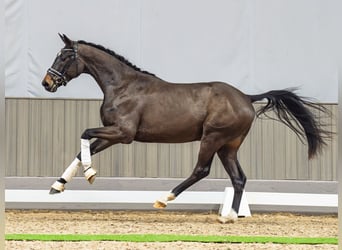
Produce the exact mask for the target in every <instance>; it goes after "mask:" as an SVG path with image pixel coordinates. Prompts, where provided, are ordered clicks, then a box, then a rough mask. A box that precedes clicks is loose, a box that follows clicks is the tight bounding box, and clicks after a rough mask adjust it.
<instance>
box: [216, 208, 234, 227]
mask: <svg viewBox="0 0 342 250" xmlns="http://www.w3.org/2000/svg"><path fill="white" fill-rule="evenodd" d="M237 219H238V214H237V213H236V212H235V211H234V210H233V209H232V210H231V211H230V213H229V214H228V216H219V217H218V218H217V220H218V221H219V222H221V223H222V224H225V223H234V222H236V221H237Z"/></svg>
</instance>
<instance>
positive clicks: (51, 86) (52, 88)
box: [42, 74, 58, 92]
mask: <svg viewBox="0 0 342 250" xmlns="http://www.w3.org/2000/svg"><path fill="white" fill-rule="evenodd" d="M42 85H43V87H44V88H45V90H47V91H49V92H56V91H57V88H58V86H57V84H56V83H55V82H54V80H53V79H52V77H51V76H50V75H48V74H47V75H46V76H45V77H44V79H43V81H42Z"/></svg>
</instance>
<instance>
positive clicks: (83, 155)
mask: <svg viewBox="0 0 342 250" xmlns="http://www.w3.org/2000/svg"><path fill="white" fill-rule="evenodd" d="M134 135H135V133H134V132H132V131H130V130H127V128H125V129H122V128H120V127H118V126H108V127H101V128H93V129H87V130H85V131H84V133H83V134H82V136H81V152H80V153H79V154H78V155H77V157H76V158H75V160H74V161H73V162H72V163H71V164H70V165H69V167H68V168H67V169H66V170H65V171H64V173H63V175H62V176H61V177H60V178H59V179H58V180H57V181H56V182H55V183H54V184H53V185H52V186H51V189H50V194H56V193H60V192H63V191H64V189H65V188H64V185H65V184H66V183H67V182H70V181H71V179H72V178H73V177H74V176H75V175H76V173H77V170H78V168H79V167H80V166H81V165H83V167H84V174H85V177H86V178H87V180H88V181H89V182H90V183H92V182H93V181H94V180H95V175H96V171H95V170H93V169H92V168H91V155H93V154H96V153H98V152H100V151H102V150H104V149H106V148H108V147H109V146H111V145H113V144H116V143H131V142H132V141H133V139H134ZM93 138H98V139H97V140H96V141H94V142H93V143H91V144H90V143H89V142H90V140H91V139H93ZM89 144H90V145H89Z"/></svg>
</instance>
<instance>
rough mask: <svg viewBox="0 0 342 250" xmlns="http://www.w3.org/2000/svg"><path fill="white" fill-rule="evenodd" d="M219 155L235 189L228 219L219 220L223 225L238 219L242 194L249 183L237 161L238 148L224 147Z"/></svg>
mask: <svg viewBox="0 0 342 250" xmlns="http://www.w3.org/2000/svg"><path fill="white" fill-rule="evenodd" d="M217 153H218V156H219V158H220V160H221V162H222V164H223V166H224V168H225V170H226V171H227V173H228V175H229V176H230V179H231V182H232V185H233V188H234V197H233V203H232V209H231V212H230V214H229V215H228V217H224V218H223V217H220V219H219V220H220V221H221V222H222V223H226V222H234V221H236V220H237V218H238V212H239V208H240V203H241V198H242V193H243V189H244V187H245V184H246V182H247V178H246V175H245V174H244V172H243V170H242V168H241V166H240V163H239V161H238V160H237V148H235V147H229V146H224V147H222V148H221V149H220V150H219V151H218V152H217Z"/></svg>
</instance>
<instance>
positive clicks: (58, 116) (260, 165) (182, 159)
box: [6, 99, 337, 180]
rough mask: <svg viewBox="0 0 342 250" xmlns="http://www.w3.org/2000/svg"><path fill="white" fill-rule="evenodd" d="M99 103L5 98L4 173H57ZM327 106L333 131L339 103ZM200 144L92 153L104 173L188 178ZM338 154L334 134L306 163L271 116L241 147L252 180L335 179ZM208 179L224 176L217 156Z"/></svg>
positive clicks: (93, 120)
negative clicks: (322, 150) (330, 114)
mask: <svg viewBox="0 0 342 250" xmlns="http://www.w3.org/2000/svg"><path fill="white" fill-rule="evenodd" d="M100 105H101V101H99V100H55V99H54V100H40V99H6V136H7V137H6V176H60V175H61V174H62V172H63V171H64V169H65V168H66V167H67V166H68V165H69V163H70V162H71V161H72V160H73V159H74V157H75V155H76V154H77V153H78V152H79V139H80V135H81V133H82V132H83V131H84V129H86V128H90V127H99V126H101V122H100V118H99V108H100ZM256 106H257V105H256ZM326 108H328V109H329V110H330V111H331V112H332V114H333V116H332V118H328V120H327V122H328V123H329V124H332V125H331V130H332V131H336V114H337V105H330V104H329V105H326ZM322 119H325V120H326V118H323V117H322ZM198 148H199V143H198V142H194V143H185V144H154V143H151V144H144V143H133V144H131V145H115V146H113V147H111V148H109V149H107V150H105V151H103V152H101V153H99V154H98V155H96V156H94V157H93V165H94V167H95V168H97V169H98V175H99V176H103V177H109V176H118V177H171V178H172V177H187V176H188V175H189V174H190V173H191V172H192V169H193V166H194V165H195V163H196V159H197V152H198ZM336 158H337V145H336V138H334V139H333V140H332V142H331V143H329V145H328V147H326V148H325V150H324V152H323V154H322V155H321V156H320V157H318V158H316V159H313V160H311V161H308V160H307V148H306V146H303V145H302V144H301V142H300V141H299V140H298V138H297V137H296V135H295V134H294V133H293V132H292V131H291V130H289V129H288V128H286V127H285V125H283V124H281V123H279V122H276V121H272V120H269V119H257V120H256V121H255V122H254V124H253V127H252V129H251V131H250V133H249V135H248V137H247V138H246V140H245V142H244V143H243V145H242V147H241V149H240V151H239V160H240V163H241V166H242V168H243V169H244V171H245V173H246V175H247V176H248V178H250V179H300V180H306V179H307V180H336ZM81 174H82V173H81V171H80V173H79V175H81ZM210 177H211V178H227V174H226V173H225V171H224V169H223V167H222V165H221V163H220V161H219V160H218V158H217V157H215V160H214V162H213V166H212V170H211V174H210Z"/></svg>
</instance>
